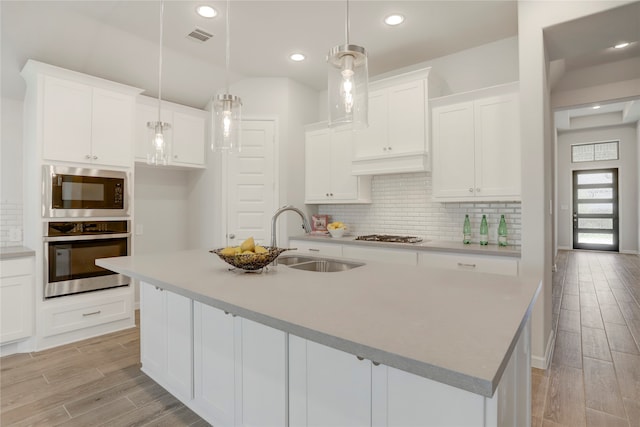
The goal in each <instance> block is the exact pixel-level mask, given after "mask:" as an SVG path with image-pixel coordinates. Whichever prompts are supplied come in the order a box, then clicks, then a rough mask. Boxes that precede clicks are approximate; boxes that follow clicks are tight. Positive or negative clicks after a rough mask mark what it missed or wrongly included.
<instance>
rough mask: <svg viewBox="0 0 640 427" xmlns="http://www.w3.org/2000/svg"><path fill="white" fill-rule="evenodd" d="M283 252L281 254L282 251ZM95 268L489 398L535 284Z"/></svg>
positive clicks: (136, 260) (207, 261)
mask: <svg viewBox="0 0 640 427" xmlns="http://www.w3.org/2000/svg"><path fill="white" fill-rule="evenodd" d="M283 256H286V255H283ZM96 264H97V265H99V266H101V267H104V268H108V269H110V270H113V271H117V272H119V273H123V274H126V275H129V276H131V277H134V278H136V279H140V280H142V281H144V282H147V283H150V284H152V285H155V286H158V287H160V288H163V289H166V290H169V291H172V292H176V293H178V294H181V295H184V296H186V297H188V298H192V299H194V300H196V301H200V302H202V303H204V304H208V305H211V306H213V307H217V308H220V309H223V310H226V311H229V312H231V313H232V314H236V315H238V316H241V317H244V318H247V319H250V320H254V321H257V322H259V323H262V324H265V325H268V326H271V327H273V328H277V329H280V330H282V331H285V332H288V333H291V334H294V335H297V336H300V337H302V338H306V339H309V340H311V341H315V342H318V343H320V344H324V345H327V346H329V347H333V348H336V349H339V350H343V351H345V352H348V353H351V354H354V355H357V356H360V357H364V358H366V359H370V360H372V361H375V362H379V363H383V364H386V365H388V366H392V367H395V368H398V369H402V370H404V371H408V372H411V373H413V374H416V375H420V376H423V377H426V378H430V379H433V380H435V381H439V382H441V383H445V384H448V385H451V386H453V387H457V388H461V389H464V390H467V391H471V392H473V393H476V394H480V395H483V396H487V397H491V396H493V393H494V391H495V389H496V387H497V385H498V383H499V381H500V378H501V376H502V372H503V371H504V368H505V366H506V363H507V361H508V359H509V357H510V356H511V353H512V351H513V348H514V346H515V343H516V342H517V340H518V338H519V336H520V333H521V331H522V328H523V327H524V325H525V323H526V320H527V319H528V317H529V315H530V313H531V308H532V306H533V302H534V300H535V297H536V295H537V292H538V290H539V287H540V280H539V279H537V278H522V277H520V278H515V277H509V276H503V275H493V274H484V273H471V272H462V271H452V270H443V269H429V268H425V267H417V266H397V265H393V264H386V263H377V262H375V263H374V262H371V263H368V264H366V265H363V266H361V267H357V268H354V269H352V270H348V271H342V272H335V273H319V272H310V271H302V270H295V269H292V268H290V267H287V266H285V265H278V266H276V267H270V268H269V271H268V272H265V273H261V274H255V273H254V274H250V273H238V272H233V271H229V270H228V267H230V266H229V265H228V264H226V263H224V262H223V261H222V260H220V259H219V258H218V257H217V256H215V255H213V254H210V253H209V252H207V251H206V250H192V251H181V252H174V253H163V254H149V255H135V256H128V257H119V258H105V259H99V260H96Z"/></svg>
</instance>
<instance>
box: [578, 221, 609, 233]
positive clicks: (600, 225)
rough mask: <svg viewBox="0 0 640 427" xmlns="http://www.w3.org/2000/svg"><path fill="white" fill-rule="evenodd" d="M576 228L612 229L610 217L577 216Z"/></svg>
mask: <svg viewBox="0 0 640 427" xmlns="http://www.w3.org/2000/svg"><path fill="white" fill-rule="evenodd" d="M578 228H593V229H596V230H612V229H613V219H611V218H578Z"/></svg>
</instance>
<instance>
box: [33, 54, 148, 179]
mask: <svg viewBox="0 0 640 427" xmlns="http://www.w3.org/2000/svg"><path fill="white" fill-rule="evenodd" d="M22 75H23V77H24V78H25V80H26V81H27V97H26V98H25V108H26V111H27V114H26V115H25V121H26V122H27V126H28V127H29V128H31V129H33V130H34V133H33V134H30V133H29V132H27V133H26V134H25V138H33V139H34V140H35V142H36V144H37V146H38V149H37V151H36V153H41V154H42V157H41V158H40V159H37V160H39V161H40V160H44V161H63V162H72V163H85V164H87V163H88V164H96V165H105V166H123V167H129V166H132V164H133V149H132V147H133V125H134V111H135V97H136V96H137V94H138V93H140V89H137V88H133V87H130V86H125V85H122V84H119V83H115V82H110V81H107V80H103V79H100V78H97V77H93V76H88V75H86V74H81V73H77V72H74V71H70V70H65V69H62V68H59V67H54V66H51V65H48V64H43V63H40V62H36V61H32V60H29V61H28V62H27V64H26V65H25V67H24V69H23V71H22Z"/></svg>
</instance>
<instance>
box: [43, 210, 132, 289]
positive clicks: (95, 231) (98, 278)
mask: <svg viewBox="0 0 640 427" xmlns="http://www.w3.org/2000/svg"><path fill="white" fill-rule="evenodd" d="M129 224H130V223H129V221H126V220H122V221H76V222H68V221H65V222H49V223H46V224H45V237H44V263H45V266H44V267H45V275H44V276H45V277H44V297H45V298H52V297H58V296H62V295H70V294H76V293H81V292H90V291H96V290H100V289H107V288H113V287H118V286H128V285H129V283H130V279H129V277H127V276H124V275H122V274H118V273H114V272H113V271H110V270H106V269H104V268H102V267H98V266H97V265H95V260H96V259H98V258H109V257H116V256H126V255H129V252H130V239H131V232H130V231H129Z"/></svg>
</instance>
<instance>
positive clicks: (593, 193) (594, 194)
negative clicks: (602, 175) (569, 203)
mask: <svg viewBox="0 0 640 427" xmlns="http://www.w3.org/2000/svg"><path fill="white" fill-rule="evenodd" d="M612 198H613V188H581V189H578V199H580V200H593V199H612Z"/></svg>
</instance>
